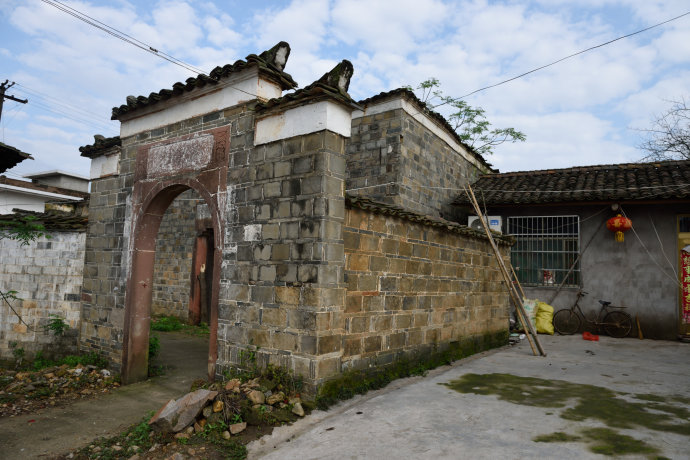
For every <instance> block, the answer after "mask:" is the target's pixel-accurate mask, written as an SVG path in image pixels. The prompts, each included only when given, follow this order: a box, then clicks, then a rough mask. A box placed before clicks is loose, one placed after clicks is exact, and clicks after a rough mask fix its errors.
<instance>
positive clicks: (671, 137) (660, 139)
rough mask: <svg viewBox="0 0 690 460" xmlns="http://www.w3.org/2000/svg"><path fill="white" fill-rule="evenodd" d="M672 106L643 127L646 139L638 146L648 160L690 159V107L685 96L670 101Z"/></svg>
mask: <svg viewBox="0 0 690 460" xmlns="http://www.w3.org/2000/svg"><path fill="white" fill-rule="evenodd" d="M669 102H670V103H671V107H670V108H669V109H668V110H667V111H666V112H664V113H663V114H661V115H659V116H657V117H656V118H654V120H652V126H651V128H648V129H641V130H640V131H642V132H643V133H645V134H646V136H645V137H646V139H645V140H644V141H643V142H642V143H641V144H640V145H639V146H638V147H639V148H640V149H642V150H644V151H645V152H646V153H647V154H646V155H645V156H644V157H643V158H642V159H643V160H648V161H663V160H690V107H689V106H688V103H687V101H686V100H685V98H681V99H679V100H676V101H669Z"/></svg>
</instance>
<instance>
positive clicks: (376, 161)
mask: <svg viewBox="0 0 690 460" xmlns="http://www.w3.org/2000/svg"><path fill="white" fill-rule="evenodd" d="M478 174H480V171H479V170H478V169H477V167H475V166H474V165H473V164H471V163H470V162H469V161H467V160H466V159H465V158H464V157H463V156H462V155H461V154H460V153H458V152H456V151H455V150H453V149H452V148H451V147H450V146H449V145H448V144H447V143H446V142H445V141H443V140H442V139H440V138H439V137H438V136H437V135H435V134H434V133H433V132H432V131H431V130H429V129H428V128H426V127H425V126H423V125H422V124H421V123H420V122H419V121H417V120H415V119H414V118H413V117H412V116H410V115H409V114H408V113H407V112H406V111H404V110H403V109H394V110H389V111H387V112H382V113H377V114H374V115H365V116H362V117H358V118H354V119H353V120H352V137H351V139H350V141H349V142H348V145H347V190H348V193H350V194H353V195H361V196H366V197H369V198H372V199H376V200H378V201H382V202H384V203H390V204H395V205H398V206H401V207H403V208H405V209H407V210H410V211H413V212H417V213H419V214H423V215H428V216H432V217H443V218H446V219H449V220H455V221H458V220H459V217H460V216H459V215H457V210H455V209H453V208H452V207H451V206H450V205H449V204H450V202H451V201H452V200H453V199H454V198H455V197H457V195H459V194H460V193H462V186H463V185H465V184H467V183H470V182H472V181H473V180H474V179H475V178H476V177H477V175H478Z"/></svg>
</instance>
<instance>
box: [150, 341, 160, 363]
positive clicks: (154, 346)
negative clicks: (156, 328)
mask: <svg viewBox="0 0 690 460" xmlns="http://www.w3.org/2000/svg"><path fill="white" fill-rule="evenodd" d="M160 350H161V341H160V339H159V338H158V336H157V335H155V334H151V335H149V362H151V360H153V359H154V358H156V356H158V352H160Z"/></svg>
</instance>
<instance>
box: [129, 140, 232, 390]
mask: <svg viewBox="0 0 690 460" xmlns="http://www.w3.org/2000/svg"><path fill="white" fill-rule="evenodd" d="M228 131H229V130H228V129H227V128H221V129H216V130H212V131H211V132H208V133H202V134H201V136H195V137H191V138H190V137H185V138H178V139H175V140H173V141H166V142H164V143H158V144H153V145H149V146H145V147H142V148H140V149H139V151H138V153H137V165H136V171H135V181H134V186H133V193H132V208H131V209H132V212H131V221H130V229H131V233H130V235H131V236H130V240H129V248H128V254H129V264H128V266H129V268H130V269H129V275H128V278H127V289H126V293H125V315H124V334H123V344H122V372H121V374H122V381H123V383H125V384H128V383H133V382H137V381H140V380H144V379H146V378H147V377H148V340H149V327H150V322H151V302H152V295H153V279H154V261H155V256H156V238H157V235H158V229H159V227H160V224H161V220H162V219H163V215H164V214H165V211H166V210H167V209H168V207H169V206H170V204H171V203H172V201H173V200H174V199H175V198H176V197H177V196H178V195H179V194H181V193H182V192H184V191H185V190H188V189H192V190H194V191H195V192H196V193H197V194H198V196H199V197H200V198H201V199H202V200H203V201H204V203H205V204H206V205H207V206H208V210H209V213H210V215H211V223H212V228H213V235H214V239H213V270H212V273H213V279H212V281H211V283H210V284H211V292H210V293H209V294H210V297H211V302H210V303H211V308H210V317H209V329H210V336H209V354H208V376H209V379H212V378H213V376H214V375H215V363H216V359H217V357H218V337H217V331H218V294H219V288H220V268H221V261H222V248H223V235H224V230H223V229H224V222H223V220H222V218H221V212H220V211H221V209H222V208H223V207H222V205H221V204H222V203H224V202H225V194H226V181H227V152H228V147H229V146H228V136H229V132H228ZM204 137H205V138H206V142H205V143H201V142H200V141H201V140H203V139H204ZM200 150H202V151H200ZM203 150H206V151H203ZM161 152H163V153H164V155H165V158H164V163H163V164H162V165H161V163H160V161H161V160H160V158H161V155H162V153H161ZM200 159H201V162H200ZM172 165H175V167H171V166H172Z"/></svg>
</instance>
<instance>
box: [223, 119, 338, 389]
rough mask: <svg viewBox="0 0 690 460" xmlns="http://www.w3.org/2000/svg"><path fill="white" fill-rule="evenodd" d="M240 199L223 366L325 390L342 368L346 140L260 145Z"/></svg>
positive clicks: (226, 274) (232, 228)
mask: <svg viewBox="0 0 690 460" xmlns="http://www.w3.org/2000/svg"><path fill="white" fill-rule="evenodd" d="M246 169H247V172H246V175H247V176H248V178H250V179H251V180H249V181H247V182H246V183H239V184H237V185H236V186H235V187H234V189H233V192H232V198H231V199H230V201H231V202H232V203H233V205H234V207H235V210H236V211H235V212H233V213H232V214H231V217H232V220H231V221H230V222H228V228H227V237H226V240H225V244H226V250H225V256H224V269H223V273H222V275H221V294H220V299H221V300H220V305H219V320H218V321H219V330H218V334H219V363H221V364H222V365H223V366H227V365H231V366H232V365H234V366H241V365H243V364H245V365H246V363H243V362H242V361H243V360H242V356H243V353H242V350H244V349H245V348H246V347H247V345H250V346H252V347H256V349H257V350H258V352H257V356H258V360H259V363H260V364H261V365H266V364H273V365H277V366H283V367H285V368H288V369H290V370H292V371H294V372H297V373H298V374H302V375H304V376H305V377H306V381H307V384H308V385H310V386H312V388H315V385H316V384H318V382H319V381H322V380H324V379H325V378H328V377H331V376H333V375H334V374H335V373H337V372H339V370H340V343H341V334H342V331H343V323H342V306H343V302H344V296H345V290H344V289H343V285H342V280H343V262H344V260H343V242H342V221H343V218H344V210H345V207H344V198H343V186H344V179H345V157H344V139H343V138H342V136H339V135H336V134H334V133H332V132H330V131H320V132H316V133H313V134H309V135H306V136H298V137H293V138H288V139H285V140H281V141H277V142H272V143H268V144H265V145H261V146H257V147H255V148H254V149H253V150H252V152H251V155H250V156H249V158H247V163H246Z"/></svg>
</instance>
